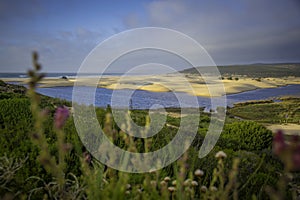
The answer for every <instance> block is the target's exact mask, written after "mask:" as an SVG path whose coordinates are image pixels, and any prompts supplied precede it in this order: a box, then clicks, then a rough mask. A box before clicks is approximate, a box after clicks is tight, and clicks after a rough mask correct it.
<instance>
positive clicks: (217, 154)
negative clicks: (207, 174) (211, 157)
mask: <svg viewBox="0 0 300 200" xmlns="http://www.w3.org/2000/svg"><path fill="white" fill-rule="evenodd" d="M215 157H216V158H217V159H223V158H226V157H227V155H226V153H225V152H224V151H219V152H218V153H216V155H215Z"/></svg>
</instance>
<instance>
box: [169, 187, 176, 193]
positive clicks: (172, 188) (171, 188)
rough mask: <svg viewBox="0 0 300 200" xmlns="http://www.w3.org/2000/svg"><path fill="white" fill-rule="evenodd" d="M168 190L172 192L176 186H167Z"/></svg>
mask: <svg viewBox="0 0 300 200" xmlns="http://www.w3.org/2000/svg"><path fill="white" fill-rule="evenodd" d="M168 190H169V191H170V192H174V191H175V190H176V188H175V187H168Z"/></svg>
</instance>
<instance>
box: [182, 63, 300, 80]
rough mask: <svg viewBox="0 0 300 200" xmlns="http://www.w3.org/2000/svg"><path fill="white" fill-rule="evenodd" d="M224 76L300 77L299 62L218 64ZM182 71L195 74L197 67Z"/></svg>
mask: <svg viewBox="0 0 300 200" xmlns="http://www.w3.org/2000/svg"><path fill="white" fill-rule="evenodd" d="M218 69H219V71H220V73H221V75H222V76H230V75H236V76H248V77H256V78H258V77H274V78H278V77H287V76H295V77H300V64H299V63H281V64H251V65H226V66H218ZM181 72H182V73H188V74H193V73H196V69H194V68H189V69H186V70H183V71H181Z"/></svg>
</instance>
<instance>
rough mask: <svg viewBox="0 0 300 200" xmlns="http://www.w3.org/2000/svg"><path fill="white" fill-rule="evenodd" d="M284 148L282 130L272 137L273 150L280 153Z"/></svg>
mask: <svg viewBox="0 0 300 200" xmlns="http://www.w3.org/2000/svg"><path fill="white" fill-rule="evenodd" d="M285 149H286V144H285V142H284V137H283V132H282V131H278V132H277V133H276V134H275V136H274V138H273V152H274V153H275V154H276V155H280V154H281V153H282V151H283V150H285Z"/></svg>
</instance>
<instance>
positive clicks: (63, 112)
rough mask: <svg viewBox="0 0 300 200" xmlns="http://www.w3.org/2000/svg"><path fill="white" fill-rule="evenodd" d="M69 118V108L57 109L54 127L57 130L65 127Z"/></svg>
mask: <svg viewBox="0 0 300 200" xmlns="http://www.w3.org/2000/svg"><path fill="white" fill-rule="evenodd" d="M68 117H69V110H68V108H67V107H65V106H63V107H59V108H57V109H56V111H55V115H54V126H55V127H56V128H57V129H61V128H62V127H63V126H64V124H65V122H66V120H67V119H68Z"/></svg>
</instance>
